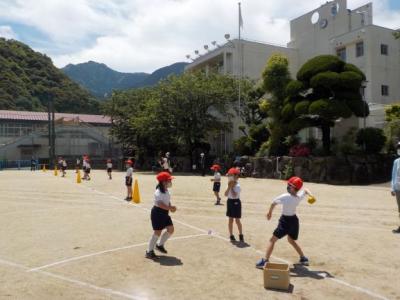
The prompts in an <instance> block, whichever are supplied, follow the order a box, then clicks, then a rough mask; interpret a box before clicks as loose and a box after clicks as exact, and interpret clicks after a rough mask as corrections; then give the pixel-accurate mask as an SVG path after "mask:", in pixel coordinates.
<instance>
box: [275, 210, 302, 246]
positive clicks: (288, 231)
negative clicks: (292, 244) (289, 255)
mask: <svg viewBox="0 0 400 300" xmlns="http://www.w3.org/2000/svg"><path fill="white" fill-rule="evenodd" d="M299 227H300V226H299V219H298V218H297V216H296V215H294V216H284V215H282V216H281V217H280V218H279V224H278V227H277V228H276V229H275V231H274V236H276V237H277V238H278V239H281V238H283V237H284V236H285V235H288V236H290V237H291V238H292V239H293V240H297V239H298V237H299Z"/></svg>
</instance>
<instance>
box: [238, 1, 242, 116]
mask: <svg viewBox="0 0 400 300" xmlns="http://www.w3.org/2000/svg"><path fill="white" fill-rule="evenodd" d="M238 5H239V16H238V17H239V18H238V20H239V22H238V31H239V47H238V51H239V52H238V55H239V95H238V100H239V101H238V102H239V122H240V110H241V89H242V82H241V81H242V71H243V70H242V42H241V36H240V26H241V18H242V16H241V3H240V2H239V3H238Z"/></svg>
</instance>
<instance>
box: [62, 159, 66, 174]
mask: <svg viewBox="0 0 400 300" xmlns="http://www.w3.org/2000/svg"><path fill="white" fill-rule="evenodd" d="M61 170H62V177H65V175H66V174H67V172H66V171H67V161H66V160H65V158H62V160H61Z"/></svg>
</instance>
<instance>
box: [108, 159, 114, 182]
mask: <svg viewBox="0 0 400 300" xmlns="http://www.w3.org/2000/svg"><path fill="white" fill-rule="evenodd" d="M112 167H113V165H112V161H111V159H110V158H109V159H107V174H108V179H110V180H111V179H112V176H111V173H112Z"/></svg>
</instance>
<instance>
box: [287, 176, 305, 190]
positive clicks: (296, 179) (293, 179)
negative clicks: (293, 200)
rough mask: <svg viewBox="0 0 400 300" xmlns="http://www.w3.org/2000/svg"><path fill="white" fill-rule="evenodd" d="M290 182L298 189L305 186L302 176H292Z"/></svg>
mask: <svg viewBox="0 0 400 300" xmlns="http://www.w3.org/2000/svg"><path fill="white" fill-rule="evenodd" d="M287 182H288V184H290V185H291V186H293V187H294V188H295V189H296V190H300V189H301V187H302V186H303V180H302V179H301V178H300V177H296V176H294V177H291V178H289V180H288V181H287Z"/></svg>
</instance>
